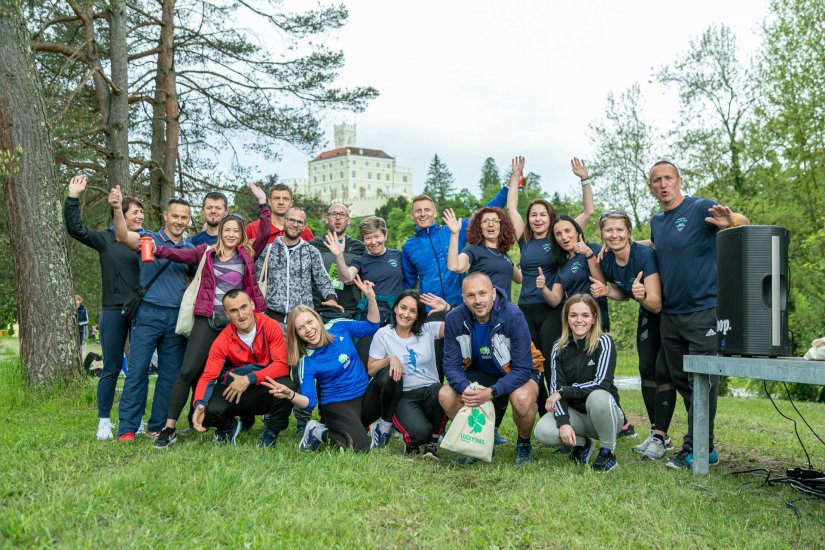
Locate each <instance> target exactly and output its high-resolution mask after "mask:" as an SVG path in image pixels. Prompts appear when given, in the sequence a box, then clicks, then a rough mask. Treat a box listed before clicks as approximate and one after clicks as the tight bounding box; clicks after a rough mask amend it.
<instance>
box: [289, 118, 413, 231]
mask: <svg viewBox="0 0 825 550" xmlns="http://www.w3.org/2000/svg"><path fill="white" fill-rule="evenodd" d="M308 164H309V166H308V168H309V179H308V180H307V181H306V183H305V186H304V187H298V188H299V189H300V190H301V192H302V193H304V194H306V195H309V196H313V197H317V198H319V199H321V200H323V201H327V202H329V201H335V200H339V201H341V202H343V203H345V204H347V205H349V208H350V214H351V215H352V216H368V215H371V214H374V213H375V209H376V208H379V207H381V206H383V205H384V203H386V202H387V199H389V198H390V197H395V196H398V195H403V196H406V197H412V188H413V186H412V172H411V171H410V170H409V169H406V168H401V167H399V166H397V165H396V163H395V158H393V157H391V156H390V155H388V154H387V153H385V152H384V151H381V150H380V149H366V148H364V147H359V146H358V145H356V141H355V125H354V124H336V125H335V149H332V150H330V151H324V152H323V153H321V154H319V155H318V156H317V157H315V158H314V159H312V160H311V161H309V163H308Z"/></svg>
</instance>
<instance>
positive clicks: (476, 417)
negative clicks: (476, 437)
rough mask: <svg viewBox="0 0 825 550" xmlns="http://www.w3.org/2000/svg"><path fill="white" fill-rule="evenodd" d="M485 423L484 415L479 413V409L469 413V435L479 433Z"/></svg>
mask: <svg viewBox="0 0 825 550" xmlns="http://www.w3.org/2000/svg"><path fill="white" fill-rule="evenodd" d="M486 423H487V420H486V419H485V418H484V414H483V413H482V412H481V409H473V410H472V412H471V413H470V418H469V419H468V420H467V425H468V426H469V427H470V433H474V434H477V433H478V432H480V431H481V429H482V428H483V427H484V425H485V424H486Z"/></svg>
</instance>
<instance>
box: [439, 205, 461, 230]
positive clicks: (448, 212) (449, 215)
mask: <svg viewBox="0 0 825 550" xmlns="http://www.w3.org/2000/svg"><path fill="white" fill-rule="evenodd" d="M441 219H443V220H444V225H446V226H447V228H449V230H450V233H452V234H454V235H458V234H459V233H460V232H461V218H456V217H455V211H454V210H453V209H452V208H445V209H444V213H443V214H442V215H441Z"/></svg>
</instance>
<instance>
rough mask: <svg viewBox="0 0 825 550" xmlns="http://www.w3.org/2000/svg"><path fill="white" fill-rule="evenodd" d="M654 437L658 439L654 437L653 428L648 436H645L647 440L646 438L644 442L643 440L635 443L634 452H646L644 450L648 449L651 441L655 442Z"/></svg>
mask: <svg viewBox="0 0 825 550" xmlns="http://www.w3.org/2000/svg"><path fill="white" fill-rule="evenodd" d="M654 439H656V438H655V437H653V430H650V434H648V436H647V438H645V440H644V441H642V442H641V443H639V444H638V445H634V446H633V447H632V449H633V451H634V452H637V453H641V454H644V452H645V451H646V450H647V447H648V446H649V445H650V444H651V443H653V440H654Z"/></svg>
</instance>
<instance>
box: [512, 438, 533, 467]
mask: <svg viewBox="0 0 825 550" xmlns="http://www.w3.org/2000/svg"><path fill="white" fill-rule="evenodd" d="M534 462H535V459H534V458H533V446H532V445H530V442H529V441H518V442H517V443H516V466H527V465H528V464H533V463H534Z"/></svg>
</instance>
